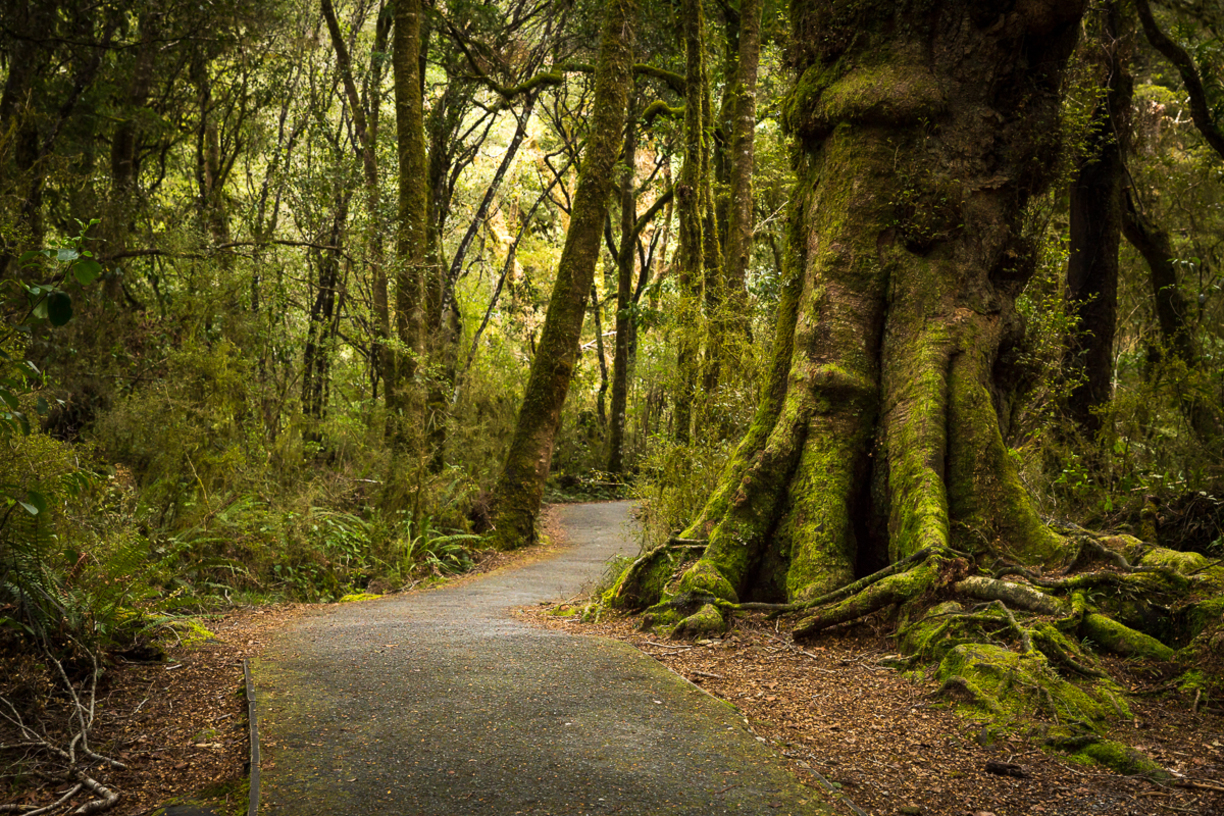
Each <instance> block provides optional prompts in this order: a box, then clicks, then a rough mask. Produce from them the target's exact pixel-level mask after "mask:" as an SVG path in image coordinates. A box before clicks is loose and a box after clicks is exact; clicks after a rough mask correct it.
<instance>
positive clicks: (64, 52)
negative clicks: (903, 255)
mask: <svg viewBox="0 0 1224 816" xmlns="http://www.w3.org/2000/svg"><path fill="white" fill-rule="evenodd" d="M397 5H398V7H397ZM642 6H643V7H642V8H641V9H640V10H639V12H638V18H637V20H636V23H635V26H634V27H635V34H636V37H635V41H634V46H633V48H634V54H633V65H632V70H631V77H632V78H631V83H630V87H629V88H628V101H627V124H626V126H625V127H624V128H623V130H620V132H619V133H617V134H615V137H616V139H617V140H618V144H619V149H620V158H619V160H618V162H617V163H616V165H615V167H614V168H613V169H612V171H611V175H610V177H608V178H605V179H604V181H605V182H606V187H607V189H608V190H609V191H610V195H607V196H605V197H604V199H605V202H604V203H605V206H606V214H605V215H604V216H603V221H604V225H603V229H602V235H601V236H600V249H599V256H598V259H597V261H596V267H595V275H594V280H593V283H592V285H591V286H590V289H589V293H588V292H583V293H582V298H581V307H580V308H581V310H582V312H583V313H584V318H583V320H582V334H581V338H580V340H579V348H580V351H579V354H578V358H577V364H576V366H575V367H574V370H573V373H572V382H571V383H570V384H569V387H568V396H567V397H566V398H565V401H564V408H563V409H562V412H561V414H560V419H559V425H558V430H557V431H556V435H555V440H554V441H553V448H552V453H551V469H550V474H549V475H548V481H547V487H546V490H547V496H548V497H549V498H551V499H553V500H565V499H568V498H576V497H611V496H619V495H628V496H633V497H635V498H638V499H640V500H641V503H642V505H641V506H642V512H643V518H644V521H645V530H646V537H647V539H648V540H649V541H654V542H658V541H662V540H664V539H666V538H667V537H668V536H669V535H670V534H672V533H673V531H676V530H680V529H683V528H685V527H687V526H688V525H689V524H690V523H691V522H692V521H693V519H694V518H695V517H696V516H697V514H698V513H699V512H700V511H701V509H702V506H703V504H704V503H705V501H706V500H707V498H708V497H709V493H710V490H711V487H712V486H713V484H714V483H715V482H716V480H717V477H718V474H719V473H720V472H721V470H722V468H723V466H724V464H725V463H726V461H727V460H728V458H729V457H730V455H731V453H732V451H733V450H734V447H735V445H736V444H737V443H738V442H739V441H740V439H741V438H742V437H743V435H744V433H745V431H746V429H747V428H748V426H749V424H750V423H751V421H752V417H753V413H754V411H755V410H756V407H757V403H758V399H759V397H760V394H761V392H762V391H763V390H764V389H766V388H767V387H768V379H769V371H768V363H769V360H770V349H771V345H772V344H773V342H774V324H775V316H776V314H777V311H778V304H779V300H780V299H782V298H783V297H784V296H785V293H784V285H783V284H784V281H785V280H786V274H785V266H786V264H787V259H786V256H787V252H786V243H787V228H788V223H789V221H788V210H787V206H788V202H789V199H790V194H791V188H792V186H793V185H794V183H795V180H794V176H793V173H794V169H793V167H792V160H791V159H792V151H791V140H790V138H789V136H788V134H787V133H786V131H785V128H784V119H785V111H786V100H787V96H786V94H787V92H788V90H789V89H790V85H791V81H792V71H791V70H790V67H791V60H792V51H793V43H792V42H791V41H790V37H791V33H790V22H789V17H788V14H789V10H788V9H787V8H786V7H784V6H783V5H781V4H778V3H776V2H771V1H768V0H767V2H765V3H764V6H763V8H758V6H757V4H756V3H755V2H752V1H751V0H744V2H742V3H740V2H729V0H717V1H714V0H712V1H711V2H709V3H706V4H705V6H704V8H702V6H701V4H700V3H693V2H685V3H643V4H642ZM604 13H605V12H604V5H603V4H602V3H593V2H589V0H538V2H534V1H533V0H522V1H521V2H519V0H497V1H496V2H491V3H485V2H480V3H474V2H473V3H469V2H466V0H459V1H458V2H453V1H452V0H448V2H445V3H442V2H435V3H426V4H424V5H421V4H419V3H416V2H410V0H397V2H396V3H390V2H387V1H386V0H356V2H350V0H310V1H309V2H306V0H274V2H263V3H244V2H237V1H236V0H194V1H193V2H190V3H188V2H177V0H157V1H156V2H154V1H153V0H148V1H147V2H145V1H143V0H98V2H88V3H86V2H82V3H67V2H63V3H61V2H52V1H51V0H3V1H2V2H0V15H2V17H0V85H2V96H0V286H2V287H3V308H4V323H3V326H2V327H0V400H2V401H3V406H0V437H2V439H0V441H2V443H3V444H2V445H0V498H2V499H3V506H0V650H2V651H3V652H4V653H5V654H6V656H5V658H4V661H5V663H6V664H7V665H11V666H12V667H13V668H14V670H13V672H12V676H13V677H14V678H17V677H19V676H24V677H26V678H27V679H28V683H27V685H26V686H25V687H22V685H21V683H20V682H17V683H15V685H13V686H12V687H10V688H9V689H8V691H7V692H6V694H9V695H10V697H11V698H12V699H13V700H15V701H16V703H7V702H6V705H8V706H9V709H8V710H9V711H11V712H12V713H13V714H16V710H17V707H19V706H20V704H21V699H22V698H23V695H31V694H35V693H36V692H37V687H38V683H37V682H36V681H35V680H34V679H32V678H34V677H35V676H42V675H41V674H40V673H41V672H48V673H49V674H50V675H51V680H50V682H55V683H58V682H60V680H61V679H62V680H63V681H64V682H65V683H66V684H68V685H72V684H73V682H76V680H78V679H79V678H80V677H81V676H84V675H86V674H89V667H93V668H94V669H96V667H97V665H98V663H97V661H98V660H100V659H102V658H100V657H98V655H100V654H102V653H105V652H107V651H114V650H118V651H121V652H123V653H125V654H130V655H141V654H149V653H151V651H155V649H156V644H157V642H158V641H159V639H161V638H165V637H167V636H170V637H173V636H174V635H173V634H171V633H173V632H174V631H178V632H179V633H180V636H181V635H182V633H184V632H187V633H189V632H190V631H191V628H192V625H191V624H190V623H189V622H188V621H189V617H187V616H190V615H191V614H194V613H198V612H199V611H201V610H205V609H209V608H214V607H216V606H218V605H227V604H258V603H267V602H271V601H275V600H281V599H299V600H311V601H313V600H334V599H337V598H339V597H341V596H343V595H346V594H350V593H358V592H367V591H369V592H384V591H392V590H396V589H399V588H401V587H404V586H408V585H411V584H413V583H415V582H418V581H421V580H423V579H428V578H429V577H431V576H438V575H442V574H446V573H450V572H455V571H462V570H463V569H465V568H466V567H468V566H469V565H470V564H471V563H472V560H473V558H474V557H476V556H475V553H477V552H478V551H479V550H480V549H481V548H482V546H484V545H483V543H482V542H483V541H484V539H482V537H481V536H482V535H483V534H485V533H486V532H487V531H488V530H489V526H490V522H491V521H492V518H493V515H492V514H493V513H494V511H495V510H496V507H495V506H494V503H493V502H494V487H495V485H496V483H497V480H498V477H499V473H500V472H501V469H502V466H503V462H504V461H505V458H506V455H507V448H508V446H509V443H510V440H511V438H512V437H513V436H514V433H515V428H516V417H517V416H518V414H519V411H520V405H521V403H522V401H523V394H524V389H525V387H526V385H527V381H528V376H527V375H528V371H529V369H530V367H531V365H532V362H533V359H535V357H536V356H537V353H538V352H540V342H541V337H542V332H543V328H544V322H545V317H546V314H547V313H548V311H549V305H548V304H549V298H550V296H552V293H553V291H554V285H555V283H556V280H557V277H558V275H557V270H558V266H559V264H560V262H561V257H562V253H563V247H564V243H565V241H566V236H567V231H568V229H569V226H570V223H571V215H572V214H573V213H574V211H575V209H576V208H577V206H578V200H577V198H576V197H577V194H578V185H579V166H580V163H581V160H582V157H583V151H584V147H585V146H586V145H587V144H588V142H589V141H591V140H592V139H594V138H595V137H596V136H597V135H598V132H597V129H595V128H593V125H592V123H594V122H596V121H598V113H599V111H597V110H596V107H595V106H596V101H595V92H596V87H595V78H596V74H597V70H596V69H597V66H596V62H597V53H596V50H595V49H596V46H597V45H598V44H599V40H600V33H599V32H600V30H601V28H602V25H603V20H604ZM701 17H704V19H705V25H704V27H701V26H688V27H686V26H684V25H683V22H684V21H685V20H693V19H698V18H701ZM758 19H759V25H758V22H757V21H758ZM409 24H411V25H414V26H418V27H419V33H418V34H417V36H415V37H413V38H407V37H404V38H398V37H396V34H397V31H398V30H406V29H402V28H401V29H397V27H403V26H407V25H409ZM1222 31H1224V13H1222V12H1221V11H1220V9H1219V7H1218V5H1217V4H1215V3H1209V2H1193V1H1192V0H1177V1H1176V2H1173V1H1172V0H1170V2H1164V3H1153V4H1150V6H1149V3H1148V2H1147V0H1143V2H1138V3H1121V2H1119V3H1111V2H1099V3H1095V4H1093V8H1092V9H1091V11H1090V12H1089V14H1088V15H1087V16H1086V17H1085V22H1084V26H1083V31H1082V34H1081V37H1080V43H1079V46H1078V48H1077V50H1076V53H1075V55H1074V56H1073V58H1072V62H1071V66H1070V69H1069V72H1068V80H1067V85H1066V88H1065V91H1064V102H1063V106H1064V110H1063V113H1064V117H1063V121H1064V125H1063V126H1064V128H1065V132H1064V133H1063V134H1062V135H1063V139H1062V143H1063V149H1062V151H1061V153H1060V155H1059V157H1058V166H1057V177H1058V179H1059V181H1058V183H1056V184H1054V185H1053V186H1052V188H1051V191H1050V192H1049V193H1047V194H1045V195H1043V196H1042V197H1040V198H1039V199H1037V200H1035V201H1033V202H1032V203H1030V205H1029V207H1028V209H1027V212H1026V217H1025V222H1026V223H1025V229H1026V231H1027V232H1028V235H1027V237H1028V238H1030V239H1031V240H1032V241H1033V242H1034V243H1035V244H1036V245H1038V246H1039V247H1040V252H1039V258H1038V268H1037V273H1036V274H1035V275H1034V276H1033V278H1032V279H1031V280H1030V282H1029V283H1028V284H1027V286H1026V288H1025V289H1024V292H1023V294H1022V295H1021V296H1020V298H1019V300H1018V302H1017V305H1018V309H1019V310H1020V311H1021V312H1022V313H1023V315H1024V317H1025V319H1026V322H1027V327H1026V333H1025V337H1024V341H1023V343H1022V344H1021V345H1020V346H1019V347H1017V348H1016V349H1014V350H1012V351H1011V352H1010V356H1009V357H1008V359H1007V361H1006V362H1007V364H1008V365H1009V366H1010V369H1009V370H1010V371H1011V372H1012V373H1011V375H1010V376H1011V381H1012V382H1013V383H1014V386H1015V390H1014V393H1013V394H1012V396H1011V398H1010V400H1009V401H1008V402H1007V403H1006V404H1005V405H1002V406H1000V408H1001V411H1002V415H1001V426H1002V429H1003V433H1004V441H1005V443H1006V445H1007V448H1008V451H1009V455H1010V456H1011V457H1012V458H1013V459H1014V460H1015V462H1016V463H1017V464H1018V466H1019V468H1020V472H1021V476H1022V479H1023V482H1024V484H1025V486H1026V487H1027V488H1028V490H1029V491H1030V492H1031V494H1032V495H1033V497H1034V499H1035V501H1036V502H1037V504H1038V507H1039V509H1040V511H1041V513H1042V514H1043V516H1045V517H1048V518H1054V519H1058V520H1061V521H1068V522H1075V523H1078V524H1082V525H1085V526H1091V527H1094V528H1099V529H1110V530H1120V531H1129V532H1131V533H1133V534H1135V535H1136V536H1139V537H1140V538H1142V539H1144V540H1145V541H1152V542H1159V543H1160V544H1161V545H1163V546H1166V547H1169V548H1172V549H1178V550H1192V551H1196V552H1199V553H1202V554H1205V555H1207V556H1209V557H1211V558H1212V559H1218V558H1220V557H1222V556H1224V538H1222V537H1221V536H1222V532H1221V527H1222V525H1224V443H1222V441H1221V440H1222V435H1221V429H1222V427H1224V410H1222V406H1224V137H1222V136H1221V129H1222V128H1224V40H1222V39H1221V33H1222ZM409 40H411V41H409ZM686 43H687V48H686ZM1169 46H1171V47H1169ZM694 54H699V55H701V59H700V60H699V61H698V62H699V63H700V64H696V63H694V62H693V61H692V59H693V55H694ZM757 60H759V70H758V67H757V64H756V63H757ZM744 122H747V123H748V124H747V126H746V127H740V126H739V125H741V124H742V123H744ZM743 157H746V161H737V159H741V158H743ZM745 168H746V169H745ZM895 204H896V207H897V210H898V213H899V215H898V218H899V219H901V218H904V217H905V216H904V213H905V211H906V208H907V207H911V208H912V207H915V206H922V204H921V203H920V202H907V201H904V200H901V201H897V202H895ZM685 230H689V231H690V234H689V236H688V237H687V238H685V236H684V232H685ZM692 230H696V232H695V233H694V232H691V231H692ZM694 247H700V248H701V249H700V251H697V250H695V249H694ZM694 253H695V254H694ZM562 396H564V392H562ZM526 537H527V538H530V536H529V535H528V536H526ZM496 543H498V544H499V545H500V546H513V545H515V544H516V543H521V542H514V541H510V542H507V540H506V539H505V538H504V537H502V538H499V539H497V540H496ZM48 666H51V667H52V669H48V668H47V667H48ZM57 667H58V668H57ZM70 678H71V682H70ZM6 699H8V698H6ZM6 784H7V783H6Z"/></svg>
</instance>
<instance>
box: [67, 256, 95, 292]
mask: <svg viewBox="0 0 1224 816" xmlns="http://www.w3.org/2000/svg"><path fill="white" fill-rule="evenodd" d="M72 274H73V275H75V276H76V279H77V283H79V284H81V285H82V286H88V285H89V284H91V283H93V282H94V281H96V280H97V279H98V277H99V276H100V275H101V274H102V264H100V263H98V262H97V261H95V260H94V259H93V258H81V259H80V260H79V261H77V262H76V263H75V264H73V266H72Z"/></svg>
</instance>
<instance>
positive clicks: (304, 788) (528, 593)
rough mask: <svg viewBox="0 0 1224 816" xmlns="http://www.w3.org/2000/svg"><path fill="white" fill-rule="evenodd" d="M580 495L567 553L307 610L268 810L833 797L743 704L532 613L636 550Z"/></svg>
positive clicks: (423, 811)
mask: <svg viewBox="0 0 1224 816" xmlns="http://www.w3.org/2000/svg"><path fill="white" fill-rule="evenodd" d="M628 509H629V506H628V504H627V503H624V502H621V503H608V504H588V505H571V506H567V507H565V508H563V509H562V511H561V515H562V522H563V524H564V525H565V527H566V529H567V532H568V534H569V536H570V538H571V540H572V546H569V547H567V548H565V549H564V550H562V551H561V552H560V553H559V554H558V555H557V556H556V557H553V558H549V559H548V560H545V561H540V562H537V563H533V564H529V565H527V566H523V567H520V568H510V569H507V570H503V571H500V572H496V573H493V574H490V575H488V576H486V577H484V578H481V579H479V580H476V581H471V582H465V583H462V584H460V585H456V586H449V587H442V588H440V589H436V590H433V591H428V592H419V593H413V594H408V595H402V596H396V597H390V598H385V599H382V600H378V601H371V602H365V603H358V604H346V605H344V606H339V607H336V608H335V609H334V610H331V611H329V612H328V613H327V614H323V615H316V616H310V617H306V618H303V619H300V620H299V621H298V622H297V623H295V624H294V625H293V626H292V627H291V628H290V629H288V630H287V631H286V632H284V633H283V634H282V635H280V636H279V637H278V638H277V639H276V641H275V642H274V644H273V645H272V647H271V648H270V649H269V650H268V652H267V653H266V654H265V655H264V656H263V657H262V658H261V659H260V660H259V661H257V663H256V664H255V667H254V670H255V683H256V687H257V689H258V694H259V709H260V715H259V717H260V723H259V725H260V732H261V739H262V743H263V748H264V763H263V765H264V767H263V769H262V779H263V805H262V807H261V812H262V813H263V814H267V816H347V815H349V814H351V815H352V816H358V815H359V814H360V816H365V815H366V814H394V815H395V816H417V815H418V814H419V815H420V816H442V815H443V814H445V815H446V816H462V815H463V814H489V815H490V816H502V815H503V814H505V815H506V816H510V814H534V815H536V816H586V815H587V814H591V815H592V816H594V815H595V814H613V813H616V814H623V816H655V815H656V814H691V816H713V815H714V814H724V813H738V814H744V813H751V814H800V813H813V812H823V806H821V805H819V804H817V803H816V802H815V801H814V797H815V796H816V793H815V792H814V791H813V790H812V789H810V788H804V787H802V786H800V785H798V784H796V783H795V781H794V779H793V778H792V777H791V776H790V775H789V774H788V773H787V772H786V771H785V770H784V769H783V768H782V767H781V765H780V763H779V762H778V760H777V759H776V758H775V757H774V756H773V755H772V754H771V753H770V752H769V751H768V750H767V748H766V747H765V746H763V745H761V744H760V743H759V742H758V741H757V740H756V739H755V738H754V737H753V736H752V735H751V734H750V733H748V732H747V731H746V729H745V728H744V724H743V720H742V719H740V718H739V717H738V715H737V714H736V713H735V711H734V709H732V708H731V707H730V706H728V705H727V704H725V703H720V702H718V701H716V700H714V699H713V698H711V697H709V696H708V695H706V694H705V693H704V692H702V691H701V690H700V689H697V688H696V687H695V686H693V685H691V684H689V683H687V682H686V681H685V680H683V679H682V678H680V677H678V676H676V675H675V674H673V673H671V672H669V671H668V670H667V669H666V668H664V667H662V666H661V665H660V664H658V663H657V662H655V661H654V660H652V659H651V658H649V657H647V656H646V655H644V654H642V653H641V652H639V651H637V650H636V649H633V648H632V647H630V646H628V645H626V644H624V643H620V642H617V641H611V640H604V639H599V638H592V637H582V636H578V637H576V636H572V635H568V634H564V633H560V632H556V631H552V630H546V629H541V628H537V627H533V626H531V625H529V624H527V623H523V622H520V621H517V620H515V619H514V618H513V617H512V616H511V615H510V614H509V612H508V610H509V608H511V607H514V606H519V605H525V604H530V603H534V602H538V601H542V600H551V599H561V598H569V597H572V596H574V595H576V594H577V593H578V592H579V591H580V590H581V589H582V588H583V587H584V586H585V585H588V584H589V583H590V582H591V581H593V580H594V579H596V578H598V576H599V575H600V574H601V572H602V571H603V569H604V568H605V563H606V562H607V560H608V559H609V558H611V557H612V556H613V555H615V554H617V553H626V552H629V551H631V550H633V549H634V547H633V545H632V543H631V535H630V530H629V523H630V522H629V514H628Z"/></svg>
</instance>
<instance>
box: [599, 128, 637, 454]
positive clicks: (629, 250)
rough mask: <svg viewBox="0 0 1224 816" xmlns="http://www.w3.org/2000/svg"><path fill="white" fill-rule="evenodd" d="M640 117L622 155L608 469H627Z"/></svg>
mask: <svg viewBox="0 0 1224 816" xmlns="http://www.w3.org/2000/svg"><path fill="white" fill-rule="evenodd" d="M637 138H638V128H637V118H636V117H635V116H631V117H630V118H629V121H628V124H627V126H626V128H625V147H624V150H623V152H622V154H621V161H622V163H623V164H624V170H623V171H622V173H621V182H620V191H619V193H620V216H621V219H620V221H621V229H620V245H619V246H618V247H617V253H616V324H615V326H616V339H615V340H614V341H613V342H614V343H615V346H614V347H613V351H612V406H611V415H610V416H609V417H608V459H607V463H606V470H607V471H608V472H609V473H620V472H622V471H623V470H624V467H625V462H624V449H625V412H626V411H627V410H628V407H629V340H630V337H629V335H630V332H631V331H632V329H631V321H632V315H631V312H630V308H629V306H630V303H631V298H632V296H633V272H634V268H635V264H634V260H635V256H636V252H635V251H634V250H635V249H636V244H637V236H636V235H635V234H634V229H633V227H634V223H635V222H636V221H637V172H636V166H635V165H636V163H637Z"/></svg>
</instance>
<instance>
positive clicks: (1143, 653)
mask: <svg viewBox="0 0 1224 816" xmlns="http://www.w3.org/2000/svg"><path fill="white" fill-rule="evenodd" d="M1080 631H1081V632H1083V634H1084V636H1085V637H1087V638H1091V639H1092V641H1093V642H1095V643H1097V644H1099V645H1100V646H1101V648H1103V649H1105V650H1107V651H1110V652H1113V653H1114V654H1117V655H1123V656H1125V657H1143V658H1149V659H1152V660H1165V661H1169V660H1173V658H1174V657H1175V656H1176V653H1175V652H1174V651H1173V650H1172V649H1170V648H1169V647H1168V646H1166V645H1164V644H1163V643H1161V642H1160V641H1159V640H1157V639H1156V638H1154V637H1152V636H1151V635H1145V634H1144V633H1143V632H1138V631H1136V630H1134V629H1131V628H1130V627H1129V626H1126V625H1124V624H1121V623H1118V622H1117V621H1116V620H1114V619H1113V618H1109V617H1106V616H1105V615H1098V614H1096V613H1095V612H1090V613H1088V614H1086V615H1084V617H1083V620H1082V621H1081V623H1080Z"/></svg>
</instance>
